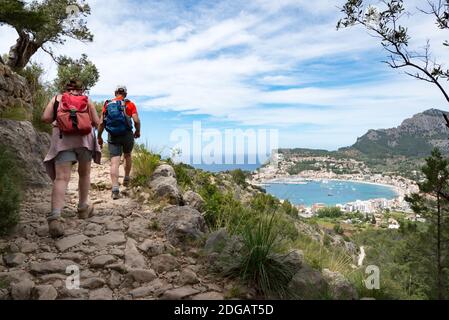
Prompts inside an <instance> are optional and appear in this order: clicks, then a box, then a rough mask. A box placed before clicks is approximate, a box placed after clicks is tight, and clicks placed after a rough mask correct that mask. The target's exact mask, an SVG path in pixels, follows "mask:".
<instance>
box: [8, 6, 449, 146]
mask: <svg viewBox="0 0 449 320" xmlns="http://www.w3.org/2000/svg"><path fill="white" fill-rule="evenodd" d="M405 2H406V8H407V9H409V10H411V11H413V12H417V11H416V7H420V8H422V7H423V6H425V4H426V1H424V0H406V1H405ZM88 3H89V4H90V5H91V8H92V14H91V16H89V17H88V27H89V28H90V30H91V31H92V32H93V34H94V36H95V39H94V42H93V43H89V44H84V43H80V42H77V41H74V40H68V41H67V42H66V44H65V45H63V46H54V47H53V48H54V51H55V52H56V53H57V54H66V55H69V56H72V57H74V58H76V57H79V56H80V55H81V54H82V53H86V54H87V55H88V56H89V59H90V60H92V61H93V62H94V63H95V64H96V66H97V67H98V69H99V71H100V81H99V82H98V84H97V85H96V86H95V87H94V88H92V90H91V92H90V94H91V97H92V98H93V99H94V100H101V99H105V98H107V97H110V96H111V94H112V93H113V91H114V89H115V87H116V85H117V84H125V85H126V86H127V87H128V92H129V96H128V98H130V99H131V100H133V101H135V102H136V105H137V107H138V110H139V113H140V116H141V118H142V123H143V129H142V133H143V137H142V138H141V142H145V143H147V144H148V145H149V146H151V147H152V148H154V149H159V150H162V149H167V148H171V147H172V146H173V144H174V142H173V141H170V135H171V134H172V133H173V132H174V130H177V129H178V130H179V129H185V130H192V124H193V123H194V122H197V121H201V123H202V126H203V128H210V129H216V130H219V131H220V132H224V130H225V129H237V128H238V129H242V130H247V129H254V130H259V129H265V130H270V129H275V130H278V132H279V147H283V148H288V147H305V148H316V149H318V148H321V149H328V150H335V149H338V148H340V147H344V146H348V145H352V144H353V143H354V142H355V141H356V139H357V137H360V136H362V135H363V134H365V133H366V132H367V131H368V130H369V129H379V128H389V127H394V126H398V125H399V124H400V123H401V122H402V121H403V120H404V119H406V118H408V117H410V116H412V115H413V114H416V113H418V112H422V111H424V110H426V109H429V108H441V109H446V108H447V107H446V103H447V102H445V100H444V99H443V96H442V95H441V94H440V92H439V91H438V90H437V89H436V87H434V86H432V85H431V84H429V83H426V82H422V81H417V80H415V79H411V78H409V77H408V76H406V75H404V73H403V71H402V72H400V71H398V70H391V69H389V68H388V67H387V66H386V65H385V64H383V63H382V62H381V61H382V60H385V57H386V54H385V52H384V51H383V50H382V48H381V47H380V44H379V43H378V40H377V39H375V38H373V37H372V36H370V35H369V34H368V33H367V32H366V31H365V30H363V29H362V28H361V27H354V28H350V29H345V30H340V31H337V30H336V23H337V21H338V19H339V18H340V17H341V14H340V12H339V9H338V7H339V6H341V5H342V4H343V3H344V1H340V0H338V1H330V0H317V1H308V0H278V1H275V0H252V1H235V0H223V1H219V0H199V1H193V0H164V1H162V0H159V1H154V0H150V1H138V0H89V1H88ZM372 3H374V4H378V1H372ZM404 19H405V20H404V22H405V23H406V24H407V25H408V26H409V31H410V34H411V35H412V37H413V38H412V41H411V43H410V46H411V47H414V48H421V47H422V46H424V45H425V43H426V41H427V40H430V44H431V45H432V50H433V51H432V53H433V54H434V56H435V57H436V58H437V59H438V60H439V61H449V51H448V50H447V48H445V47H443V46H442V45H441V44H442V43H443V41H444V40H446V39H449V33H448V32H447V31H443V30H438V29H437V28H436V26H435V21H434V20H433V19H432V18H431V17H430V16H426V15H424V14H418V13H416V14H413V15H410V16H408V17H405V18H404ZM0 37H1V39H2V41H0V52H2V53H6V52H7V51H8V50H9V47H10V46H11V45H12V44H14V42H15V39H16V38H17V34H16V32H15V31H14V30H13V29H12V28H10V27H7V26H1V27H0ZM33 61H35V62H38V63H41V64H42V65H43V66H44V68H45V70H46V79H47V80H51V79H53V78H54V77H55V74H56V66H55V65H54V63H53V62H52V61H51V59H50V58H49V57H48V56H47V55H46V54H45V53H43V52H38V53H37V54H36V55H35V56H34V57H33Z"/></svg>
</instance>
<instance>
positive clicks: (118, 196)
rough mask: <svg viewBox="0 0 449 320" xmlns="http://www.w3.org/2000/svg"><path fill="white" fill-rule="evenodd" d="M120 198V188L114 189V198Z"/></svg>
mask: <svg viewBox="0 0 449 320" xmlns="http://www.w3.org/2000/svg"><path fill="white" fill-rule="evenodd" d="M117 199H120V190H112V200H117Z"/></svg>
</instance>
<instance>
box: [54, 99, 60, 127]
mask: <svg viewBox="0 0 449 320" xmlns="http://www.w3.org/2000/svg"><path fill="white" fill-rule="evenodd" d="M58 108H59V101H58V96H55V102H54V103H53V122H55V121H56V118H57V116H58Z"/></svg>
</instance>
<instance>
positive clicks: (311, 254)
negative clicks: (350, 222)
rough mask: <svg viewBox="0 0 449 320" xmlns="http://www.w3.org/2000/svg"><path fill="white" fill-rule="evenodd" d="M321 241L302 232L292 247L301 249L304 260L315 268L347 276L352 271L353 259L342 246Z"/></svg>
mask: <svg viewBox="0 0 449 320" xmlns="http://www.w3.org/2000/svg"><path fill="white" fill-rule="evenodd" d="M324 242H325V241H323V242H322V243H320V242H319V241H316V240H314V239H312V238H310V237H308V236H306V235H304V234H299V235H298V237H297V239H296V241H294V242H293V244H292V247H293V248H296V249H301V250H302V251H303V253H304V260H305V261H306V262H307V264H309V265H310V266H311V267H312V268H314V269H316V270H320V271H321V270H323V269H329V270H331V271H334V272H339V273H341V274H343V275H344V276H346V277H349V276H350V275H352V273H353V272H354V270H353V268H352V264H353V260H352V257H351V256H350V254H348V253H347V252H346V251H345V250H344V249H342V248H336V247H330V246H329V245H326V244H325V243H324Z"/></svg>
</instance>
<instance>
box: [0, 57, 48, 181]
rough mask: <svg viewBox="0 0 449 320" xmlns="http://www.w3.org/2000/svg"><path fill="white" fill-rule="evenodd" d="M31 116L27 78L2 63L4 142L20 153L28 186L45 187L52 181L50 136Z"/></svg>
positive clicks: (0, 129) (1, 132) (1, 130)
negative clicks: (47, 156) (46, 166)
mask: <svg viewBox="0 0 449 320" xmlns="http://www.w3.org/2000/svg"><path fill="white" fill-rule="evenodd" d="M31 115H32V105H31V93H30V91H29V89H28V87H27V84H26V81H25V79H24V78H23V77H21V76H19V75H17V74H16V73H14V72H12V71H11V70H10V69H9V68H8V67H7V66H5V65H3V64H1V63H0V143H1V144H3V145H5V146H7V147H8V148H10V149H11V150H12V151H13V152H14V154H15V155H16V156H17V158H18V161H19V162H20V167H21V168H23V175H24V178H25V183H26V187H30V186H44V185H47V184H48V183H49V182H50V180H49V178H48V177H47V175H46V173H45V169H44V166H43V159H44V157H45V154H46V152H47V151H48V148H49V146H50V137H49V135H48V134H46V133H42V132H39V131H37V130H36V129H35V128H34V127H33V125H32V123H31V122H30V121H29V120H30V119H31ZM19 119H20V120H22V121H18V120H19Z"/></svg>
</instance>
